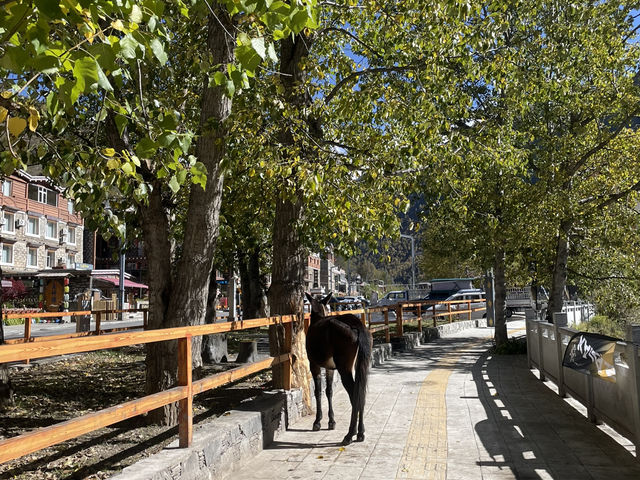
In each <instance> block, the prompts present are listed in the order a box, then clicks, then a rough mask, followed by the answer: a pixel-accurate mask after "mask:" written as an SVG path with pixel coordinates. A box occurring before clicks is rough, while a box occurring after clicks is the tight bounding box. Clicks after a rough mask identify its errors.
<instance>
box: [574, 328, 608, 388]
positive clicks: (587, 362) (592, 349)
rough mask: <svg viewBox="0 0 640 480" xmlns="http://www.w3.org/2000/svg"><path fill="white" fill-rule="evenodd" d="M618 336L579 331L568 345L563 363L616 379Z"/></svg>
mask: <svg viewBox="0 0 640 480" xmlns="http://www.w3.org/2000/svg"><path fill="white" fill-rule="evenodd" d="M617 341H618V339H617V338H613V337H608V336H606V335H600V334H598V333H588V332H578V333H576V334H575V335H574V336H573V337H571V340H569V344H568V345H567V349H566V350H565V352H564V359H563V361H562V365H563V366H565V367H569V368H571V369H573V370H577V371H579V372H581V373H584V374H585V375H592V376H594V377H600V378H602V379H604V380H607V381H609V382H615V381H616V369H615V366H614V357H613V354H614V351H615V348H616V342H617Z"/></svg>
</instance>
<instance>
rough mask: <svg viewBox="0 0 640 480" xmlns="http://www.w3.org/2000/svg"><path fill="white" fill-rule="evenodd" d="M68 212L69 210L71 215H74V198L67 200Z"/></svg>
mask: <svg viewBox="0 0 640 480" xmlns="http://www.w3.org/2000/svg"><path fill="white" fill-rule="evenodd" d="M67 212H69V215H73V213H74V212H75V210H74V208H73V200H67Z"/></svg>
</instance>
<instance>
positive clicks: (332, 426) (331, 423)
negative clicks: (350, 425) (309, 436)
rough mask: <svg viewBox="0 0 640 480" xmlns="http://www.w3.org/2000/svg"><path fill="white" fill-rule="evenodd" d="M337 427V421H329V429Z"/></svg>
mask: <svg viewBox="0 0 640 480" xmlns="http://www.w3.org/2000/svg"><path fill="white" fill-rule="evenodd" d="M335 429H336V422H329V430H335Z"/></svg>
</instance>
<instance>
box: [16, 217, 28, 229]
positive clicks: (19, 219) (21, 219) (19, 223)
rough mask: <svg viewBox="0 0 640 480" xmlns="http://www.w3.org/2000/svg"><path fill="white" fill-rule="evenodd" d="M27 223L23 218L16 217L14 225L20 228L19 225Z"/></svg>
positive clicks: (22, 225)
mask: <svg viewBox="0 0 640 480" xmlns="http://www.w3.org/2000/svg"><path fill="white" fill-rule="evenodd" d="M26 224H27V222H25V221H24V218H18V219H17V220H16V227H17V228H20V227H24V226H25V225H26Z"/></svg>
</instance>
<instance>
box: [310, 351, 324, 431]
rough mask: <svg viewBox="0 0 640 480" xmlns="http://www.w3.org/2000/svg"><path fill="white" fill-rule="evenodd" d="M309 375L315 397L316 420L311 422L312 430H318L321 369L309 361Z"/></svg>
mask: <svg viewBox="0 0 640 480" xmlns="http://www.w3.org/2000/svg"><path fill="white" fill-rule="evenodd" d="M310 370H311V375H312V376H313V387H314V394H315V397H316V420H315V421H314V422H313V431H314V432H317V431H318V430H320V420H322V369H321V368H320V366H318V365H316V364H315V363H312V362H310Z"/></svg>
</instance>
